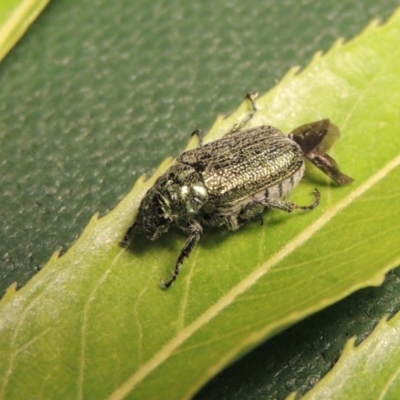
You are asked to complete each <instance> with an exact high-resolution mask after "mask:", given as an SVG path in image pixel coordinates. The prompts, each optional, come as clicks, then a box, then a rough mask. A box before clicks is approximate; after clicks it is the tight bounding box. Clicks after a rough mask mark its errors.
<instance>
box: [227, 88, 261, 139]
mask: <svg viewBox="0 0 400 400" xmlns="http://www.w3.org/2000/svg"><path fill="white" fill-rule="evenodd" d="M256 98H257V93H256V92H252V93H248V94H246V99H247V100H249V101H250V105H251V110H250V112H249V113H248V114H247V115H246V117H245V118H244V119H243V121H240V122H238V123H237V124H235V125H233V127H232V129H231V130H230V131H229V132H228V133H227V135H231V134H232V133H236V132H239V131H240V130H241V129H242V128H243V126H245V125H246V124H247V123H248V122H249V121H250V120H251V119H252V118H253V116H254V114H255V113H256V112H257V106H256V102H255V100H256Z"/></svg>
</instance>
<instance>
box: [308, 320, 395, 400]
mask: <svg viewBox="0 0 400 400" xmlns="http://www.w3.org/2000/svg"><path fill="white" fill-rule="evenodd" d="M354 343H355V338H353V339H351V340H349V341H348V342H347V345H346V347H345V349H344V351H343V354H342V356H341V357H340V359H339V361H338V363H337V364H336V365H335V367H334V368H333V369H332V371H330V372H329V374H328V375H326V377H325V378H324V379H322V380H321V381H320V382H319V383H318V385H316V386H315V387H314V389H312V390H311V391H310V392H309V393H307V395H305V396H304V397H303V399H304V400H317V399H332V400H334V399H340V400H346V399H366V400H368V399H371V400H372V399H374V400H375V399H381V400H384V399H397V398H398V397H399V393H400V379H399V359H400V346H399V344H400V314H397V315H396V316H395V317H394V318H392V319H391V320H390V321H388V320H387V318H385V319H383V320H382V321H381V322H380V323H379V325H378V326H377V327H376V328H375V330H374V331H373V332H372V334H371V335H370V336H369V337H368V338H367V339H366V340H365V341H363V342H362V343H361V344H360V345H359V346H357V347H355V345H354Z"/></svg>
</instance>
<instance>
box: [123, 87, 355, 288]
mask: <svg viewBox="0 0 400 400" xmlns="http://www.w3.org/2000/svg"><path fill="white" fill-rule="evenodd" d="M255 96H256V94H249V95H247V99H248V100H249V101H250V103H251V107H252V108H251V112H250V113H249V115H248V116H247V117H246V118H245V119H244V120H243V121H242V122H241V123H239V124H237V125H235V126H234V127H233V128H232V129H231V131H229V132H228V133H227V134H226V135H225V136H223V137H222V138H220V139H218V140H215V141H213V142H210V143H207V144H204V145H203V142H202V136H201V132H200V131H195V132H193V134H195V135H197V136H198V138H199V147H197V148H195V149H193V150H189V151H185V152H184V153H182V154H181V155H180V156H179V157H178V158H177V159H176V161H175V163H174V164H173V165H172V166H171V167H170V168H169V169H167V171H166V172H165V173H164V174H163V175H161V176H160V177H159V178H158V179H157V180H156V182H155V183H154V185H153V187H151V188H150V189H149V190H148V192H147V193H146V194H145V196H144V198H143V199H142V201H141V204H140V207H139V211H138V215H137V218H136V220H135V221H134V223H133V224H132V225H131V227H130V228H129V229H128V231H127V232H126V235H125V237H124V240H123V241H122V242H121V244H122V245H124V246H125V247H129V243H130V239H131V236H132V234H133V233H134V232H137V233H139V234H144V235H146V236H147V237H148V238H149V239H151V240H155V239H157V238H158V237H160V236H161V235H162V234H163V233H165V232H167V231H168V230H169V229H170V228H171V227H172V226H173V225H176V226H178V227H179V228H180V229H181V230H183V231H185V232H187V233H188V238H187V240H186V243H185V244H184V246H183V248H182V250H181V252H180V254H179V256H178V259H177V261H176V264H175V268H174V271H173V274H172V277H171V279H170V280H169V281H167V282H164V281H161V285H162V287H163V288H168V287H170V286H171V285H172V283H173V282H174V281H175V280H176V278H177V277H178V275H179V271H180V268H181V266H182V264H183V261H184V259H185V258H187V257H189V255H190V253H191V252H192V250H193V248H194V247H195V246H196V244H197V243H198V242H199V240H200V237H201V234H202V232H203V228H204V227H212V228H215V227H220V226H224V225H225V226H226V227H227V228H228V229H229V230H232V231H235V230H237V229H238V228H239V227H241V226H242V225H244V224H245V223H246V222H248V221H250V220H252V219H257V220H259V221H260V222H261V224H262V223H263V219H262V213H263V211H264V209H265V208H267V209H279V210H282V211H285V212H289V213H290V212H292V211H294V210H307V211H308V210H312V209H314V208H315V207H316V206H318V204H319V201H320V197H321V196H320V193H319V191H318V190H317V189H315V190H314V194H315V200H314V202H313V203H312V204H310V205H306V206H300V205H297V204H295V203H292V202H290V201H287V200H285V198H286V196H287V195H288V194H289V193H290V192H291V191H292V190H293V189H294V188H295V187H296V186H297V184H298V183H299V182H300V180H301V179H302V177H303V175H304V170H305V159H308V160H309V161H311V162H312V163H313V164H314V165H315V166H317V167H318V168H319V169H320V170H322V171H323V172H324V173H325V174H326V175H328V176H329V177H330V178H331V179H333V180H334V181H335V182H336V183H338V184H339V185H345V184H348V183H350V182H352V181H353V179H352V178H350V177H349V176H347V175H345V174H343V173H342V172H341V171H340V169H339V166H338V165H337V163H336V162H335V160H334V159H333V158H332V157H330V156H329V155H328V154H327V153H326V151H327V150H328V148H329V147H330V146H331V145H332V143H333V141H334V139H335V138H336V137H338V136H339V131H338V128H337V127H336V126H335V125H333V124H332V123H331V122H330V120H329V119H322V120H319V121H315V122H311V123H308V124H305V125H301V126H299V127H298V128H296V129H294V130H293V131H292V132H291V133H290V134H289V135H288V136H286V135H285V134H283V133H282V132H281V131H280V130H279V129H278V128H275V127H273V126H268V125H263V126H257V127H254V128H250V129H247V130H241V128H242V126H243V125H244V124H245V123H247V121H248V120H250V119H251V118H252V116H253V115H254V113H255V112H256V110H257V108H256V104H255ZM328 133H329V134H328Z"/></svg>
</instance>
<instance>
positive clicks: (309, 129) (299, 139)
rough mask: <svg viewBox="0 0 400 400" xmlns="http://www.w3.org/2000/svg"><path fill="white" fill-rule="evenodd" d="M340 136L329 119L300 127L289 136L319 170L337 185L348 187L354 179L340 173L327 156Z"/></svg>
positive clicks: (334, 163)
mask: <svg viewBox="0 0 400 400" xmlns="http://www.w3.org/2000/svg"><path fill="white" fill-rule="evenodd" d="M339 136H340V132H339V129H338V127H337V126H336V125H334V124H332V123H331V122H330V121H329V119H322V120H320V121H315V122H310V123H309V124H305V125H301V126H299V127H298V128H296V129H295V130H294V131H292V132H291V133H290V134H289V139H292V140H293V141H295V142H296V143H297V144H298V145H299V146H300V147H301V150H302V151H303V154H304V157H306V158H307V159H308V160H310V161H311V162H312V163H313V164H314V165H315V166H316V167H317V168H319V169H320V170H321V171H322V172H324V173H325V174H326V175H328V176H329V177H330V178H331V179H333V180H334V181H335V182H336V183H337V184H339V185H346V184H348V183H351V182H353V181H354V179H353V178H350V177H349V176H347V175H345V174H344V173H343V172H342V171H340V168H339V166H338V165H337V163H336V161H335V160H334V159H333V158H332V157H331V156H329V155H328V154H326V151H327V150H328V149H329V148H330V147H331V146H332V145H333V143H334V142H335V141H336V140H337V139H338V138H339Z"/></svg>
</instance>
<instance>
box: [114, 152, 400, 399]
mask: <svg viewBox="0 0 400 400" xmlns="http://www.w3.org/2000/svg"><path fill="white" fill-rule="evenodd" d="M398 166H400V154H399V155H398V156H397V157H395V158H394V159H393V160H391V161H390V162H389V163H387V164H386V165H385V166H384V167H383V168H381V169H380V170H379V171H378V172H377V173H376V174H375V175H373V176H372V177H371V178H369V179H368V180H367V181H365V182H364V183H363V184H362V185H360V186H359V187H358V188H356V189H355V190H354V191H352V192H351V193H350V194H349V195H348V196H346V197H345V198H344V199H343V200H341V201H340V202H338V203H337V204H336V205H334V206H333V207H332V208H331V209H330V210H328V211H326V212H325V213H324V214H323V215H322V216H321V217H320V218H319V219H318V220H316V221H315V222H314V223H313V224H311V225H310V226H309V227H307V228H306V229H304V230H303V231H302V232H300V233H299V234H298V235H297V236H296V237H294V238H293V239H292V240H291V241H290V242H288V244H287V245H286V246H285V247H284V248H283V249H282V250H281V251H278V252H277V253H275V254H274V255H272V256H271V257H270V258H269V259H268V260H267V262H265V263H264V264H263V265H261V266H260V267H259V268H257V269H256V270H255V271H253V272H252V273H251V274H250V275H248V276H247V277H246V278H245V279H243V280H242V281H241V282H240V283H239V284H237V285H236V286H235V287H233V288H232V289H231V290H230V291H229V292H228V293H227V294H226V295H225V296H223V297H222V298H221V299H220V300H219V301H218V302H217V303H215V304H213V305H212V306H211V307H210V308H208V309H207V310H206V311H205V312H204V313H203V314H201V315H200V316H199V317H198V318H197V319H196V320H195V321H193V322H192V323H191V324H190V325H188V326H187V327H186V328H184V329H183V330H182V331H180V332H179V335H178V336H176V337H175V338H173V339H172V340H171V341H170V342H169V343H168V344H167V345H166V346H164V347H163V348H162V349H161V350H160V351H159V352H158V353H157V354H155V355H154V357H152V358H151V359H150V360H149V361H147V362H146V363H145V364H144V365H143V366H142V367H141V368H140V369H139V370H137V371H136V372H135V373H134V374H133V375H131V376H130V377H129V378H128V379H127V380H126V381H125V382H124V383H122V384H121V385H120V386H119V387H118V388H117V389H116V390H115V392H114V393H113V394H112V395H111V396H110V397H109V400H117V399H123V398H124V397H125V396H126V395H128V394H129V393H130V392H131V391H132V390H133V389H134V388H135V386H136V385H137V384H138V383H140V382H141V381H143V380H144V379H145V378H146V377H147V376H148V375H149V374H150V373H151V372H152V371H153V370H154V369H156V368H157V367H158V366H159V365H161V364H162V363H163V362H164V361H165V360H166V359H168V358H169V357H170V356H171V355H172V353H173V352H174V351H175V350H176V349H177V348H178V347H179V346H180V345H182V344H183V343H184V342H185V341H186V340H188V339H189V338H190V337H191V336H192V335H193V334H194V333H195V332H197V331H198V330H199V329H201V328H202V327H203V326H204V325H206V324H207V323H208V322H210V321H211V320H212V319H213V318H214V317H216V316H217V315H219V314H220V312H221V311H223V310H224V309H225V308H226V307H228V306H229V305H230V304H232V303H233V302H234V301H235V299H236V298H237V297H239V296H240V295H241V294H243V293H244V292H246V291H247V290H248V289H250V288H251V287H252V286H253V285H254V284H255V283H256V282H257V281H258V280H259V279H260V278H262V277H263V276H264V275H265V274H266V273H267V272H269V271H270V270H271V268H273V267H274V266H275V265H277V264H278V263H279V262H281V261H282V260H283V259H285V258H286V257H287V256H289V255H290V254H291V253H292V252H293V251H295V250H296V249H297V248H299V247H300V246H302V245H303V244H304V243H306V242H307V241H308V240H309V239H310V238H311V237H312V236H313V235H314V234H315V233H316V232H318V231H319V230H320V229H321V228H322V227H324V226H325V225H326V224H327V223H328V222H329V221H330V220H331V219H332V218H334V217H335V216H336V215H338V214H339V213H340V212H341V211H343V210H344V209H345V208H347V207H348V206H349V205H351V204H352V203H353V202H354V201H355V200H356V199H357V198H358V197H360V196H362V195H363V194H364V193H365V192H367V191H368V190H369V189H371V188H373V187H374V186H375V185H376V184H377V183H379V182H380V181H381V180H383V179H384V178H385V177H386V176H387V175H388V174H389V173H390V172H391V171H393V170H394V169H395V168H397V167H398ZM382 274H383V273H382ZM374 279H375V278H374ZM326 301H327V302H329V301H328V299H327V300H326Z"/></svg>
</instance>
